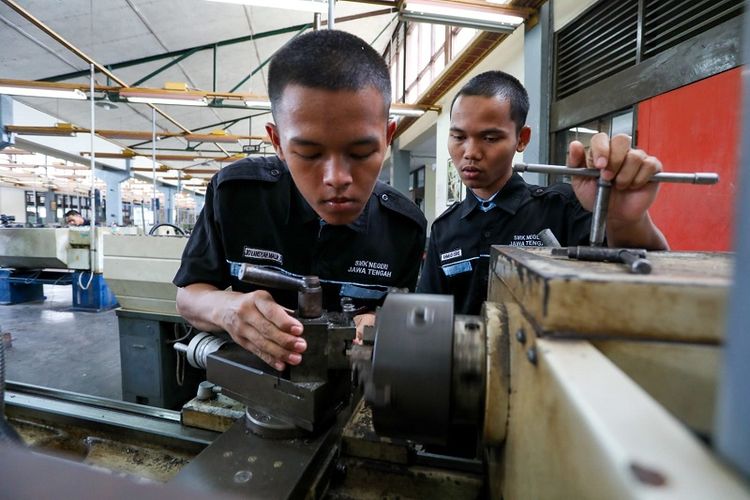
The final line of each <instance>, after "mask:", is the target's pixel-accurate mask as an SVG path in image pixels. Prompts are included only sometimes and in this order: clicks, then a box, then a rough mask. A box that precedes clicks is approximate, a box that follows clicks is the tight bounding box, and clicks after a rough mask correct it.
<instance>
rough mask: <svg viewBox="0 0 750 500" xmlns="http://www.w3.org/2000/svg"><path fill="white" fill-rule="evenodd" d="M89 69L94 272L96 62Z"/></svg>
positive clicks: (91, 261)
mask: <svg viewBox="0 0 750 500" xmlns="http://www.w3.org/2000/svg"><path fill="white" fill-rule="evenodd" d="M89 70H90V72H91V74H90V75H89V78H90V82H89V85H90V86H91V94H90V97H89V102H90V103H91V132H90V133H89V136H90V137H91V208H90V211H91V214H90V217H91V245H89V252H90V255H89V257H90V259H89V264H90V265H91V272H92V273H93V272H94V260H93V259H94V239H95V237H96V195H95V193H94V180H96V153H94V139H95V136H94V133H95V132H96V127H95V119H94V116H95V114H96V106H95V102H94V74H95V72H96V68H95V67H94V63H91V64H89Z"/></svg>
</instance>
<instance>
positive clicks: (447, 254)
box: [440, 248, 461, 262]
mask: <svg viewBox="0 0 750 500" xmlns="http://www.w3.org/2000/svg"><path fill="white" fill-rule="evenodd" d="M456 257H461V249H460V248H459V249H458V250H451V251H450V252H445V253H441V254H440V262H445V261H446V260H449V259H455V258H456Z"/></svg>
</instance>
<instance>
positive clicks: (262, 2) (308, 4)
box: [209, 0, 328, 14]
mask: <svg viewBox="0 0 750 500" xmlns="http://www.w3.org/2000/svg"><path fill="white" fill-rule="evenodd" d="M209 1H210V2H219V3H234V4H239V5H250V6H252V7H268V8H271V9H288V10H302V11H305V12H320V13H321V14H322V13H324V12H328V1H327V0H209Z"/></svg>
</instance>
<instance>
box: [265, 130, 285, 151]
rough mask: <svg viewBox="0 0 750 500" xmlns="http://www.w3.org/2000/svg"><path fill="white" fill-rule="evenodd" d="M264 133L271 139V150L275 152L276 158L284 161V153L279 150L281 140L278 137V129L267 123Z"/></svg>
mask: <svg viewBox="0 0 750 500" xmlns="http://www.w3.org/2000/svg"><path fill="white" fill-rule="evenodd" d="M266 133H267V134H268V137H269V138H270V139H271V144H273V149H274V151H276V156H278V157H279V158H281V159H282V160H284V151H282V149H281V138H280V137H279V129H278V128H277V127H276V124H275V123H271V122H267V123H266Z"/></svg>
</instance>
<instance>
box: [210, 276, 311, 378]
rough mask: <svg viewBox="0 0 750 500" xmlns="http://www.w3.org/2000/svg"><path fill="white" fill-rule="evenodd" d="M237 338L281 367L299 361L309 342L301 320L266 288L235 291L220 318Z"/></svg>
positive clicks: (278, 367) (238, 341) (253, 351)
mask: <svg viewBox="0 0 750 500" xmlns="http://www.w3.org/2000/svg"><path fill="white" fill-rule="evenodd" d="M221 322H222V324H223V326H224V329H225V330H226V331H227V332H228V333H229V335H231V336H232V339H234V341H235V342H237V343H238V344H239V345H241V346H242V347H244V348H245V349H247V350H248V351H250V352H252V353H253V354H255V355H256V356H258V357H259V358H260V359H262V360H263V361H265V362H266V363H268V364H269V365H271V366H272V367H274V368H275V369H277V370H279V371H282V370H283V369H284V368H285V367H286V364H287V363H288V364H290V365H298V364H299V363H300V362H301V361H302V353H303V352H305V349H307V343H306V342H305V340H304V339H303V338H301V337H300V336H301V335H302V323H300V322H299V321H297V320H296V319H295V318H293V317H291V316H290V315H289V314H288V313H287V312H286V310H285V308H283V307H282V306H280V305H279V304H277V303H276V302H275V301H274V300H273V297H271V294H270V293H268V292H267V291H265V290H257V291H255V292H251V293H244V294H239V295H236V296H235V297H234V298H233V299H232V300H231V301H229V303H228V304H227V307H226V309H225V311H224V316H223V317H222V318H221Z"/></svg>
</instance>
